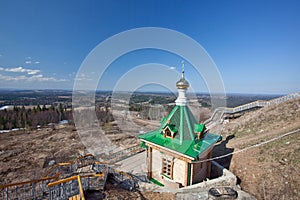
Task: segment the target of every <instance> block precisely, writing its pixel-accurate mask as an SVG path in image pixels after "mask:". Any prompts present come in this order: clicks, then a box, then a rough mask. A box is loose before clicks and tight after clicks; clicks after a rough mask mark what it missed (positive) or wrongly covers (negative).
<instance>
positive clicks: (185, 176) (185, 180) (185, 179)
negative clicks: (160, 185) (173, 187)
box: [183, 162, 189, 186]
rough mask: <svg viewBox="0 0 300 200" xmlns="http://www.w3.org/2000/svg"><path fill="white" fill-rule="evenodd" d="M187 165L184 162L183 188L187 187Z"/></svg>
mask: <svg viewBox="0 0 300 200" xmlns="http://www.w3.org/2000/svg"><path fill="white" fill-rule="evenodd" d="M188 168H189V165H188V162H185V171H184V182H183V186H187V185H188V170H189V169H188Z"/></svg>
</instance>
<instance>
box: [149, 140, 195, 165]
mask: <svg viewBox="0 0 300 200" xmlns="http://www.w3.org/2000/svg"><path fill="white" fill-rule="evenodd" d="M146 145H147V146H148V147H151V148H153V149H156V150H158V151H160V152H163V153H166V154H168V155H171V156H173V157H175V158H178V159H180V160H184V161H185V162H189V163H191V162H192V160H191V159H188V158H186V157H183V156H181V155H178V154H176V153H173V152H171V151H168V150H166V149H163V148H160V147H157V146H155V145H152V144H151V143H146Z"/></svg>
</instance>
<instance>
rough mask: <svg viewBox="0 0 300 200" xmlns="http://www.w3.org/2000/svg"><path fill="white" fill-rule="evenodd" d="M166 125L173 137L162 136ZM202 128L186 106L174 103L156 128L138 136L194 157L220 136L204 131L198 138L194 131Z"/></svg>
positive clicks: (202, 125) (200, 130) (199, 130)
mask: <svg viewBox="0 0 300 200" xmlns="http://www.w3.org/2000/svg"><path fill="white" fill-rule="evenodd" d="M166 126H168V127H169V129H170V130H171V131H172V132H173V133H174V139H172V138H168V137H164V134H163V129H164V128H165V127H166ZM204 128H205V125H204V124H197V121H196V118H195V117H194V115H193V113H192V112H191V110H190V109H189V108H188V107H187V106H178V105H176V106H175V107H174V108H173V109H172V111H171V112H170V113H169V115H168V116H167V117H164V118H163V119H162V120H161V125H160V127H159V129H158V130H156V131H153V132H148V133H146V134H143V135H140V136H139V138H140V139H141V140H144V141H146V142H151V143H154V144H156V145H159V146H161V147H165V148H167V149H170V150H173V151H176V152H178V153H181V154H184V155H186V156H189V157H192V158H194V159H196V158H197V157H198V156H199V154H201V153H203V152H204V151H206V150H207V149H208V148H209V147H211V146H212V145H214V144H215V143H216V142H217V141H218V140H219V138H220V136H219V135H215V134H212V133H206V134H205V136H204V137H203V138H202V139H200V140H198V139H197V136H196V135H195V132H202V131H203V130H204Z"/></svg>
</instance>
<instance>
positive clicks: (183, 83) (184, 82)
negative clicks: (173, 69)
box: [176, 61, 190, 89]
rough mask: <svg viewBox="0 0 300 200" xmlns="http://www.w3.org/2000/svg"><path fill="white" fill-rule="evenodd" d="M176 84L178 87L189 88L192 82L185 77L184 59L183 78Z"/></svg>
mask: <svg viewBox="0 0 300 200" xmlns="http://www.w3.org/2000/svg"><path fill="white" fill-rule="evenodd" d="M176 86H177V88H178V89H188V88H189V86H190V84H189V82H187V80H185V78H184V62H183V61H182V72H181V79H180V80H179V81H177V83H176Z"/></svg>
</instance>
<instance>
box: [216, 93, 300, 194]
mask: <svg viewBox="0 0 300 200" xmlns="http://www.w3.org/2000/svg"><path fill="white" fill-rule="evenodd" d="M299 128H300V98H298V99H295V100H289V101H287V102H283V103H280V104H277V105H273V106H269V107H264V108H262V109H259V110H256V111H252V112H248V113H245V114H244V115H243V116H241V117H240V118H237V119H234V120H232V121H230V122H229V123H228V124H226V125H224V127H223V132H222V135H223V138H224V140H223V141H222V142H221V143H220V144H218V145H217V146H216V147H215V149H214V152H213V155H214V156H219V155H224V154H227V153H231V152H233V153H234V152H237V151H240V150H242V149H245V148H247V147H249V146H252V145H255V144H259V143H261V142H264V141H268V140H270V139H272V138H275V137H278V136H281V135H283V134H285V133H288V132H290V131H294V130H298V129H299ZM217 162H219V163H221V164H222V165H223V166H225V167H227V168H229V169H230V170H231V171H232V172H233V173H234V174H236V175H237V176H238V178H239V179H240V184H241V187H242V189H243V190H245V191H246V192H249V193H251V194H253V195H255V196H256V198H258V199H299V198H300V193H299V188H300V179H299V175H300V172H299V169H300V131H297V132H295V133H294V134H292V135H289V136H286V137H283V138H280V139H278V140H275V141H272V142H269V143H267V144H265V145H262V146H259V147H255V148H251V149H249V150H246V151H241V152H240V153H234V154H233V155H231V156H228V157H226V158H223V159H219V160H217Z"/></svg>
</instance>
